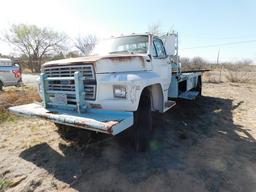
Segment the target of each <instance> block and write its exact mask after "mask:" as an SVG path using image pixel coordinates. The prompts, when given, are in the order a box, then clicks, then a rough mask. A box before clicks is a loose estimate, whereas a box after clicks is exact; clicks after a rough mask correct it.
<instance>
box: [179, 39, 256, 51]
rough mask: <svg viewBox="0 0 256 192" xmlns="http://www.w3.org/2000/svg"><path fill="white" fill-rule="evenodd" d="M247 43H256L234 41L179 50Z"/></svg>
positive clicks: (251, 41)
mask: <svg viewBox="0 0 256 192" xmlns="http://www.w3.org/2000/svg"><path fill="white" fill-rule="evenodd" d="M247 43H256V40H248V41H236V42H229V43H220V44H214V45H203V46H197V47H187V48H182V49H181V50H183V49H201V48H211V47H220V46H227V45H237V44H247Z"/></svg>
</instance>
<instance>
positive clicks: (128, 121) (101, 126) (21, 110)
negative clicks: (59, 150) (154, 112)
mask: <svg viewBox="0 0 256 192" xmlns="http://www.w3.org/2000/svg"><path fill="white" fill-rule="evenodd" d="M9 110H10V111H11V112H13V113H16V114H20V115H27V116H35V117H40V118H43V119H47V120H50V121H53V122H56V123H60V124H65V125H69V126H73V127H76V128H82V129H88V130H92V131H96V132H103V133H106V134H111V135H116V134H118V133H120V132H122V131H124V130H125V129H127V128H129V127H131V126H132V125H133V113H132V112H117V111H109V110H99V109H87V111H86V112H85V113H78V112H76V111H69V110H63V109H56V108H54V109H51V108H49V109H45V108H44V107H43V106H42V105H41V104H39V103H31V104H27V105H20V106H15V107H10V108H9Z"/></svg>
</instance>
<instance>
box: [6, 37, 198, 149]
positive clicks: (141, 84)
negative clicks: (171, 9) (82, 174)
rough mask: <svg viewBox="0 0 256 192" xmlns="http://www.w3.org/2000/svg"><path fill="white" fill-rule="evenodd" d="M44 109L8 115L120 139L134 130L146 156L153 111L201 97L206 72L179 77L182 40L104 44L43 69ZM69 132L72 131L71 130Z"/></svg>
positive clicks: (146, 39)
mask: <svg viewBox="0 0 256 192" xmlns="http://www.w3.org/2000/svg"><path fill="white" fill-rule="evenodd" d="M41 72H42V73H41V75H40V83H39V87H40V88H39V90H40V95H41V98H42V103H32V104H27V105H22V106H15V107H11V108H10V111H12V112H14V113H17V114H23V115H30V116H36V117H41V118H44V119H48V120H51V121H53V122H55V124H56V125H58V127H59V128H60V129H63V130H64V128H65V130H67V131H68V130H69V131H70V130H72V129H74V128H82V129H87V130H91V131H95V132H102V133H106V134H111V135H116V134H118V133H120V132H122V131H124V130H125V129H127V128H130V127H131V128H130V129H132V133H133V134H132V137H133V139H134V144H135V148H136V150H138V151H140V150H145V149H146V146H147V143H148V137H149V135H150V132H151V130H152V116H151V112H152V111H157V112H160V113H164V112H166V111H167V110H169V109H170V108H172V107H173V106H174V105H175V104H176V103H175V101H174V100H173V99H175V98H184V99H194V98H195V97H196V96H197V95H200V94H201V90H202V78H201V76H202V71H193V72H181V65H180V62H179V55H178V35H177V34H175V33H172V34H166V35H164V36H162V37H158V36H155V35H152V34H132V35H129V36H120V37H115V38H111V39H109V40H105V41H102V42H100V43H99V44H97V45H96V47H95V49H94V50H93V52H92V53H91V55H89V56H86V57H78V58H70V59H64V60H56V61H50V62H47V63H45V64H44V65H42V69H41ZM67 127H68V128H67Z"/></svg>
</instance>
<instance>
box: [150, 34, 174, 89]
mask: <svg viewBox="0 0 256 192" xmlns="http://www.w3.org/2000/svg"><path fill="white" fill-rule="evenodd" d="M152 46H153V48H152V52H153V53H152V56H153V57H152V67H153V71H154V72H156V73H157V74H158V75H159V76H160V78H161V79H162V83H163V88H164V91H165V92H166V91H167V90H168V88H169V86H170V83H171V74H172V66H171V64H170V63H171V62H170V59H169V57H168V55H167V54H166V51H165V47H164V44H163V42H162V40H161V39H160V38H158V37H154V38H153V45H152Z"/></svg>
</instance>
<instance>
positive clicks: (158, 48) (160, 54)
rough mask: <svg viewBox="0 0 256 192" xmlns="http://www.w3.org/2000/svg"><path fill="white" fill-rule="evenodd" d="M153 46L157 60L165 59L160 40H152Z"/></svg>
mask: <svg viewBox="0 0 256 192" xmlns="http://www.w3.org/2000/svg"><path fill="white" fill-rule="evenodd" d="M154 46H155V49H156V55H157V57H158V58H165V57H166V52H165V48H164V45H163V42H162V40H161V39H154Z"/></svg>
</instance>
